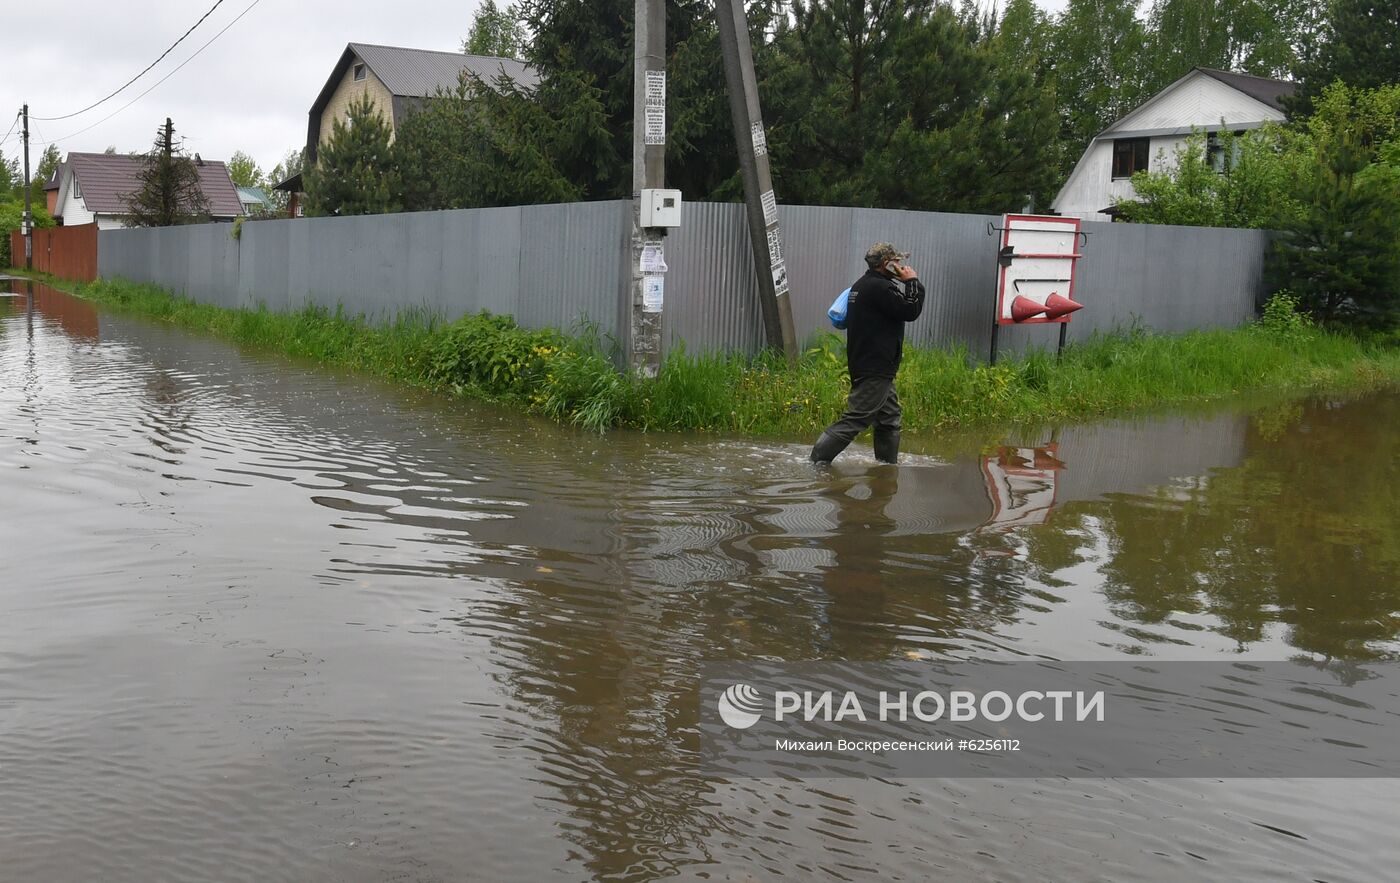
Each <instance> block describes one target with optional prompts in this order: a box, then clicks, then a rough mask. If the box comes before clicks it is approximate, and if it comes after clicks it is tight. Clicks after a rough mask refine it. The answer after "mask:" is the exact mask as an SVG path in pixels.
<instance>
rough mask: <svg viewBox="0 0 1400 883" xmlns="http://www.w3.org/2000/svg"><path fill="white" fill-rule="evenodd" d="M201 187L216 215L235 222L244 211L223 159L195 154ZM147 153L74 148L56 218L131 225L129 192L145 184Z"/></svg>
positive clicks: (67, 223) (65, 221)
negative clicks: (142, 177)
mask: <svg viewBox="0 0 1400 883" xmlns="http://www.w3.org/2000/svg"><path fill="white" fill-rule="evenodd" d="M196 160H197V161H196V165H197V166H198V168H199V186H200V189H201V190H202V191H203V192H204V199H205V201H206V202H207V203H208V204H209V213H210V215H211V218H212V220H215V221H232V220H233V219H234V218H236V217H239V216H240V215H242V214H243V204H242V203H241V202H239V199H238V189H237V188H235V187H234V186H233V181H232V180H230V179H229V176H228V167H227V166H225V165H224V164H223V163H222V162H216V161H210V160H201V159H198V158H196ZM144 162H145V158H144V157H140V156H127V155H125V154H121V153H77V152H71V153H69V154H68V158H67V159H66V160H65V161H64V163H63V165H62V166H61V174H60V175H59V181H58V197H57V198H56V199H55V201H54V202H55V205H56V206H57V211H56V212H55V213H54V217H55V218H56V219H60V220H61V222H62V223H63V225H64V226H65V227H73V226H77V225H78V224H92V223H96V224H97V229H99V230H114V229H118V228H121V227H125V226H126V214H127V209H126V200H127V197H128V196H129V195H130V194H131V193H132V192H133V191H135V190H136V189H137V188H138V187H140V180H139V175H140V172H141V168H142V164H143V163H144Z"/></svg>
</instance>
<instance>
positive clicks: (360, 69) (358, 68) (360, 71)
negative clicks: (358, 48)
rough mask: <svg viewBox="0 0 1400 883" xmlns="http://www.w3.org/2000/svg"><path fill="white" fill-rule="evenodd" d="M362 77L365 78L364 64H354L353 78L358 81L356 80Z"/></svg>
mask: <svg viewBox="0 0 1400 883" xmlns="http://www.w3.org/2000/svg"><path fill="white" fill-rule="evenodd" d="M364 78H365V66H364V64H363V63H361V64H357V65H355V79H356V80H357V81H358V80H363V79H364Z"/></svg>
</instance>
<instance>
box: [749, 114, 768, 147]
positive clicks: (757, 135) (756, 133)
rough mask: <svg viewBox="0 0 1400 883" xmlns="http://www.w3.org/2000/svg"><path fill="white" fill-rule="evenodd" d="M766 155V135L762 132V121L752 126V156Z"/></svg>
mask: <svg viewBox="0 0 1400 883" xmlns="http://www.w3.org/2000/svg"><path fill="white" fill-rule="evenodd" d="M767 153H768V135H767V134H766V133H765V132H764V131H763V121H762V120H760V121H759V122H756V123H754V124H753V155H754V156H764V155H765V154H767Z"/></svg>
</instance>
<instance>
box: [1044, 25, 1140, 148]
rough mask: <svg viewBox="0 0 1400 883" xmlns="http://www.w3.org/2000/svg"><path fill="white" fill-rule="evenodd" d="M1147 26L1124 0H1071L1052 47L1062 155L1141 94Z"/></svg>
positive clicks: (1129, 107)
mask: <svg viewBox="0 0 1400 883" xmlns="http://www.w3.org/2000/svg"><path fill="white" fill-rule="evenodd" d="M1146 45H1147V32H1146V30H1145V28H1144V27H1143V24H1142V22H1140V21H1138V19H1137V16H1136V6H1135V4H1134V3H1131V2H1124V0H1070V2H1069V5H1068V6H1067V7H1066V8H1065V11H1064V14H1063V15H1061V16H1060V18H1059V19H1058V20H1057V21H1056V24H1055V33H1054V37H1053V41H1052V48H1051V53H1052V57H1053V58H1054V59H1055V94H1056V97H1057V99H1058V101H1059V104H1060V118H1061V134H1062V137H1063V138H1064V140H1065V142H1066V146H1067V147H1068V148H1069V149H1068V151H1067V153H1066V156H1067V158H1070V159H1072V158H1075V157H1078V156H1079V154H1080V153H1082V152H1083V150H1084V148H1085V147H1086V146H1087V145H1088V144H1089V141H1090V140H1091V139H1093V137H1094V136H1095V135H1097V134H1098V133H1099V132H1102V131H1103V130H1104V129H1106V128H1107V127H1108V126H1109V125H1110V124H1112V123H1113V122H1114V121H1115V120H1117V119H1118V118H1120V117H1122V116H1123V115H1124V114H1126V113H1127V112H1128V111H1130V110H1132V109H1133V108H1135V107H1137V105H1138V104H1140V103H1141V102H1142V100H1143V99H1144V98H1145V97H1146V94H1147V93H1145V91H1144V79H1145V75H1146V72H1145V70H1144V57H1145V54H1146V53H1145V49H1146Z"/></svg>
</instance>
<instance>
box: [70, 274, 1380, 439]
mask: <svg viewBox="0 0 1400 883" xmlns="http://www.w3.org/2000/svg"><path fill="white" fill-rule="evenodd" d="M55 284H57V285H59V286H60V287H63V288H65V289H67V290H69V291H72V292H73V293H75V294H79V295H81V296H83V297H85V298H88V299H90V300H93V301H95V302H97V303H100V304H104V305H106V306H109V307H112V308H114V309H118V310H121V311H123V312H127V313H133V314H138V315H141V316H146V317H149V318H151V319H155V320H158V321H161V322H166V323H169V324H172V325H176V326H179V327H181V328H186V329H189V330H192V331H197V332H203V333H210V334H215V335H218V336H220V337H223V338H226V339H229V340H232V341H236V342H238V343H240V344H245V345H248V346H252V347H257V348H259V349H264V350H270V351H275V352H281V353H286V354H289V355H293V356H299V357H304V358H309V359H313V360H315V361H317V362H320V363H322V364H325V365H334V366H338V367H343V368H349V369H352V370H356V371H363V372H366V373H368V374H373V375H377V376H381V377H386V378H389V379H392V380H396V381H400V382H404V383H409V384H413V385H418V386H423V387H428V388H432V389H437V390H442V391H446V392H452V393H456V394H459V395H465V396H471V397H476V398H482V399H487V400H492V401H499V402H507V403H510V404H513V405H516V406H518V407H522V408H524V409H526V410H529V411H532V412H536V413H540V414H544V415H547V416H549V417H552V418H554V419H556V420H559V421H561V422H563V423H569V424H573V425H578V426H583V427H586V428H588V429H592V430H597V431H602V430H605V429H608V428H610V427H614V426H630V427H637V428H642V429H650V430H682V431H702V432H730V433H732V432H738V433H747V434H753V435H807V434H810V433H811V432H812V431H813V430H816V429H819V428H821V427H822V426H825V425H826V424H827V423H829V422H831V421H832V420H834V419H835V418H836V416H837V415H838V414H839V413H840V411H841V408H842V405H843V403H844V400H845V395H846V391H847V385H848V384H847V377H846V369H845V353H844V342H843V341H842V339H841V338H840V337H838V336H837V335H835V334H824V335H819V336H817V337H816V338H815V339H814V340H813V342H812V343H811V345H810V346H809V348H808V349H807V350H806V351H805V352H804V353H803V355H802V357H801V358H800V360H799V361H798V364H797V365H796V366H793V367H789V366H788V365H787V364H786V363H785V362H784V361H783V360H782V359H781V358H778V357H775V356H773V355H763V356H759V357H756V358H750V357H744V356H737V355H691V354H688V353H686V352H684V351H676V352H672V353H670V354H669V355H668V356H667V358H666V360H665V362H664V364H663V365H662V367H661V370H660V372H659V374H658V376H657V377H656V378H654V379H652V380H632V379H628V378H625V377H623V376H621V375H619V374H618V372H617V371H616V370H614V368H613V365H612V362H611V360H610V359H609V358H608V356H607V355H606V353H605V352H604V350H603V347H602V345H601V343H600V341H599V340H598V339H597V337H596V335H594V336H591V337H590V336H588V335H584V336H570V335H566V334H563V333H561V332H558V331H550V330H542V331H533V330H526V329H522V328H519V327H517V326H516V325H515V323H514V322H513V321H512V320H511V319H509V318H507V317H501V316H490V315H486V314H478V315H473V316H467V317H464V318H462V319H459V320H457V321H455V322H450V323H449V322H443V321H439V320H436V319H434V318H433V317H431V316H426V315H421V314H414V313H406V314H401V315H400V316H399V317H398V318H397V319H395V320H394V321H393V322H391V323H389V324H372V323H369V322H367V321H365V320H364V319H363V318H362V317H358V316H350V315H346V314H345V313H343V312H339V311H335V312H332V311H328V310H324V309H314V308H313V309H306V310H303V311H300V312H296V313H274V312H270V311H267V310H261V309H260V310H228V309H222V308H219V307H212V306H207V305H203V304H197V303H195V302H193V301H190V300H187V299H184V298H177V297H173V296H171V295H170V294H169V293H167V292H165V291H163V290H161V289H159V288H155V287H152V286H149V285H139V284H135V283H130V282H124V281H120V280H111V281H98V282H95V283H91V284H87V285H72V284H69V283H61V282H59V283H55ZM1397 383H1400V346H1396V345H1394V342H1393V340H1392V341H1390V342H1388V343H1387V342H1384V341H1382V340H1380V339H1373V340H1363V339H1360V338H1357V337H1353V336H1350V335H1346V334H1342V333H1336V332H1330V331H1323V330H1320V329H1317V328H1314V327H1311V326H1310V325H1309V324H1308V323H1307V322H1306V321H1304V320H1302V319H1301V318H1300V317H1298V316H1297V315H1296V314H1294V313H1293V311H1292V308H1291V306H1289V305H1287V304H1283V305H1277V306H1276V307H1271V310H1270V312H1269V314H1268V315H1266V318H1265V320H1264V321H1262V322H1260V323H1258V324H1254V325H1251V326H1248V327H1243V328H1237V329H1232V330H1217V331H1199V332H1192V333H1189V334H1181V335H1159V334H1151V333H1147V332H1143V331H1141V330H1134V331H1130V332H1127V333H1123V334H1115V335H1103V336H1098V337H1095V338H1094V339H1092V340H1090V341H1087V342H1084V343H1080V344H1075V345H1072V346H1070V347H1067V348H1066V350H1065V353H1064V356H1063V358H1062V359H1059V360H1058V361H1057V360H1056V359H1055V357H1054V355H1053V354H1045V353H1036V354H1032V355H1028V356H1025V357H1023V358H1017V359H1010V360H1006V361H1003V362H1001V363H1000V364H997V365H995V366H987V365H969V360H968V358H967V354H966V353H965V352H962V351H956V350H954V351H949V350H936V349H915V348H906V350H905V358H904V365H903V367H902V368H901V370H900V375H899V380H898V389H899V395H900V398H901V400H902V401H903V403H904V406H905V426H906V428H907V429H908V430H910V431H914V432H917V431H918V430H921V429H934V428H940V429H946V428H951V427H976V426H991V425H1002V424H1007V423H1036V422H1048V421H1065V420H1082V419H1091V418H1097V417H1104V416H1114V415H1121V414H1125V413H1128V412H1133V411H1140V410H1144V409H1149V408H1160V407H1165V406H1178V405H1186V404H1193V403H1200V402H1208V401H1211V400H1220V399H1228V398H1233V397H1237V396H1240V395H1241V394H1244V393H1251V394H1254V393H1258V394H1269V395H1278V394H1292V393H1307V392H1317V391H1327V392H1342V391H1354V390H1364V389H1372V388H1377V387H1382V386H1393V385H1396V384H1397Z"/></svg>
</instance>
